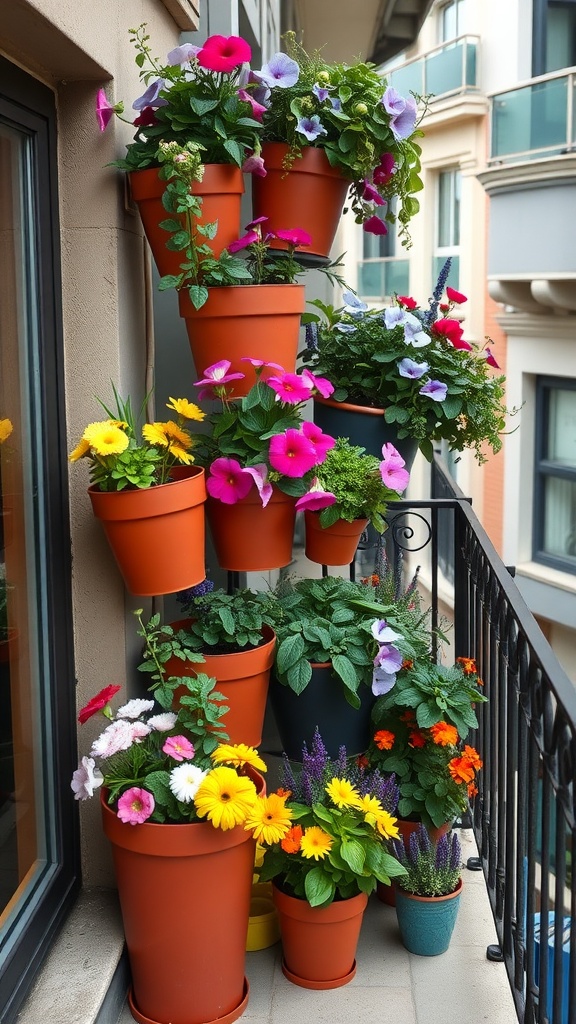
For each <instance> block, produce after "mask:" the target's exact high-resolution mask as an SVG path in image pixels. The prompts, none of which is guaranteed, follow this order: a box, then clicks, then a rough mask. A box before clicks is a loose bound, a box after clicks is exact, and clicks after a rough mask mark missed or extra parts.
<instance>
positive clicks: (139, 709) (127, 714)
mask: <svg viewBox="0 0 576 1024" xmlns="http://www.w3.org/2000/svg"><path fill="white" fill-rule="evenodd" d="M153 707H154V701H153V700H142V699H140V698H138V697H136V698H135V699H134V700H129V701H128V703H127V704H123V705H122V707H121V708H118V711H117V712H116V718H139V717H140V715H143V714H144V712H145V711H152V708H153Z"/></svg>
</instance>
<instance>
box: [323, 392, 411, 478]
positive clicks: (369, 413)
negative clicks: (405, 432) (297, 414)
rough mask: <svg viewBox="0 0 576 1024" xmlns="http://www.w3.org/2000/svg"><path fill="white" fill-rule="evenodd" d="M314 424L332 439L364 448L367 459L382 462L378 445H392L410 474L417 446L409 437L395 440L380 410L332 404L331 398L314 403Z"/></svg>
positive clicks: (362, 406) (395, 431)
mask: <svg viewBox="0 0 576 1024" xmlns="http://www.w3.org/2000/svg"><path fill="white" fill-rule="evenodd" d="M314 423H316V424H317V426H319V427H320V428H321V429H322V430H323V431H324V433H325V434H330V435H331V436H332V437H347V438H348V439H349V441H350V444H353V445H359V446H361V447H362V448H365V449H366V451H367V453H368V455H375V456H376V458H379V459H381V458H382V445H384V444H393V445H394V447H395V448H396V451H398V452H400V455H401V456H402V458H403V459H404V461H405V463H406V469H407V470H408V471H409V472H410V470H411V469H412V463H413V462H414V459H415V457H416V452H417V451H418V442H417V441H415V440H414V438H412V437H403V438H402V439H401V440H400V439H399V438H398V434H397V430H396V425H395V424H394V423H386V420H385V419H384V410H383V409H372V408H371V407H369V406H364V405H351V404H350V403H349V402H334V401H332V399H331V398H315V399H314Z"/></svg>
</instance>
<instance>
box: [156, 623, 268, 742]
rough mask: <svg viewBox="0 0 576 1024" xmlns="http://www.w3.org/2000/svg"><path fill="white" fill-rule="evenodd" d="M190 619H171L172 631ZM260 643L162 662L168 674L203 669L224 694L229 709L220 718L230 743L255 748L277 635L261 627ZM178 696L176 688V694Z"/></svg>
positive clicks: (264, 708)
mask: <svg viewBox="0 0 576 1024" xmlns="http://www.w3.org/2000/svg"><path fill="white" fill-rule="evenodd" d="M190 622H191V620H190V619H180V620H179V621H178V622H171V623H170V625H171V626H172V629H173V630H174V632H178V630H180V629H186V627H187V626H188V625H189V624H190ZM262 634H263V638H262V644H261V646H260V647H254V648H252V649H251V650H248V651H238V652H235V653H233V654H210V653H207V652H205V651H203V652H202V656H203V658H204V661H203V662H194V663H193V662H190V661H181V660H180V659H179V658H170V659H169V660H168V661H167V662H166V663H165V665H164V671H165V672H166V674H167V675H168V676H171V675H172V676H195V675H197V674H198V672H205V673H206V675H208V676H211V677H212V678H213V679H215V680H216V682H217V686H216V689H217V690H218V691H219V692H220V693H222V694H223V695H224V697H225V698H226V703H227V705H228V711H227V713H226V715H224V717H223V718H222V720H221V725H222V727H223V728H224V729H225V730H226V732H227V733H228V736H229V738H230V743H247V744H248V745H249V746H251V747H257V746H259V745H260V743H261V742H262V725H263V723H264V713H265V711H266V698H267V696H268V683H269V680H270V669H271V668H272V665H273V663H274V650H275V647H276V634H275V632H274V630H273V629H271V628H270V626H264V628H263V631H262ZM175 696H176V697H178V691H176V694H175Z"/></svg>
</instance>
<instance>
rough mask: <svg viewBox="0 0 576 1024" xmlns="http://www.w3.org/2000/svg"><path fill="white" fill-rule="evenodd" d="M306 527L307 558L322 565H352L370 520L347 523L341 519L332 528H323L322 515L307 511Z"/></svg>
mask: <svg viewBox="0 0 576 1024" xmlns="http://www.w3.org/2000/svg"><path fill="white" fill-rule="evenodd" d="M304 525H305V527H306V547H305V550H304V553H305V555H306V558H308V559H309V560H310V561H311V562H318V563H319V564H320V565H350V564H351V563H352V562H353V561H354V556H355V554H356V549H357V547H358V541H359V540H360V537H361V536H362V533H363V532H364V530H365V529H366V527H367V525H368V520H367V519H354V521H353V522H351V523H347V522H346V520H345V519H339V520H338V522H336V523H333V524H332V526H321V524H320V513H319V512H310V511H308V510H307V511H305V512H304Z"/></svg>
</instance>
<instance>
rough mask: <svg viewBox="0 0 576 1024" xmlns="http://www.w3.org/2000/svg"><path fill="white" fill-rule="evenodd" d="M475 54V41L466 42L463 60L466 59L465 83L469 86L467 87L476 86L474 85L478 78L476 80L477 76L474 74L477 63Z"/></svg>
mask: <svg viewBox="0 0 576 1024" xmlns="http://www.w3.org/2000/svg"><path fill="white" fill-rule="evenodd" d="M476 55H477V46H476V43H467V44H466V57H465V61H466V85H467V86H469V87H472V88H476V86H477V85H478V80H477V77H476V74H477V72H476V67H477V63H478V62H477V59H476Z"/></svg>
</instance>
